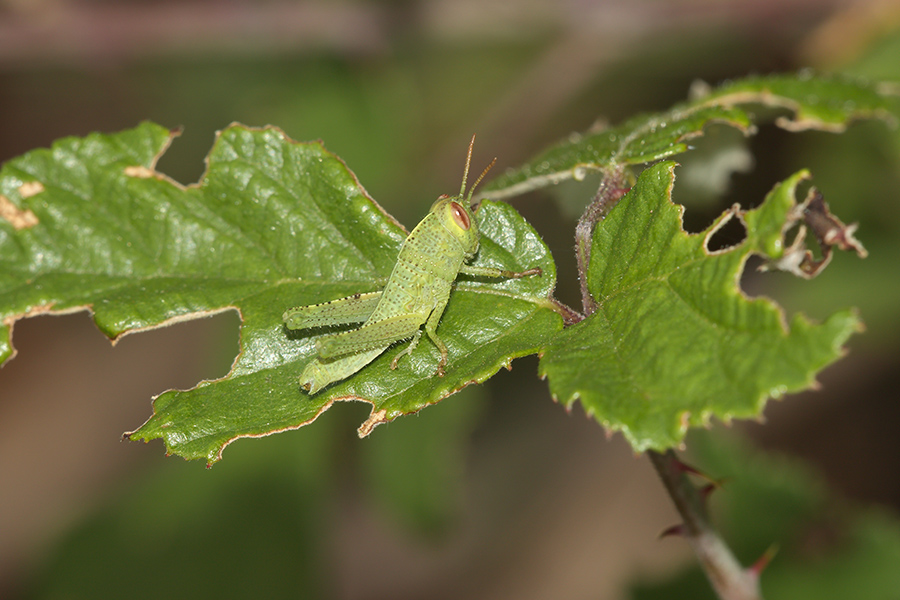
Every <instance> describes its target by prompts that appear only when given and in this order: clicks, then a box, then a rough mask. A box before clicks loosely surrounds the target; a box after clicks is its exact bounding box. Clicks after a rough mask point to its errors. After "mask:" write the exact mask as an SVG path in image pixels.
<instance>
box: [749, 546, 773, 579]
mask: <svg viewBox="0 0 900 600" xmlns="http://www.w3.org/2000/svg"><path fill="white" fill-rule="evenodd" d="M776 554H778V544H772V545H771V546H769V547H768V548H767V549H766V551H765V552H763V554H762V556H760V557H759V558H758V559H756V562H755V563H753V564H752V565H751V566H750V567H748V568H747V572H748V573H750V574H752V575H754V576H755V577H757V578H758V577H759V576H760V574H762V572H763V570H765V568H766V567H767V566H769V563H770V562H772V559H773V558H775V555H776Z"/></svg>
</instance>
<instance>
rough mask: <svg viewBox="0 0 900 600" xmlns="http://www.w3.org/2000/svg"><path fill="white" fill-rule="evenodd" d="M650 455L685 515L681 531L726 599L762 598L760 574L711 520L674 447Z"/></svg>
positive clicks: (724, 599)
mask: <svg viewBox="0 0 900 600" xmlns="http://www.w3.org/2000/svg"><path fill="white" fill-rule="evenodd" d="M647 455H648V456H649V457H650V462H652V463H653V466H654V467H655V468H656V472H657V473H658V474H659V477H660V479H662V481H663V484H664V485H665V487H666V490H667V491H668V492H669V496H671V498H672V501H673V502H674V504H675V508H676V509H677V510H678V513H679V514H680V515H681V518H682V520H683V526H682V528H681V533H683V535H684V537H685V538H686V539H687V541H688V542H689V543H690V544H691V547H692V548H693V549H694V554H696V555H697V559H698V560H699V562H700V566H701V567H702V568H703V571H704V572H705V573H706V576H707V578H709V581H710V583H711V584H712V586H713V589H715V591H716V594H717V595H718V596H719V598H721V599H722V600H762V595H761V594H760V590H759V576H758V573H756V572H754V571H753V570H752V569H745V568H744V567H742V566H741V564H740V563H739V562H738V561H737V559H736V558H735V557H734V555H733V554H732V553H731V550H730V549H729V548H728V546H727V545H726V544H725V542H724V540H722V538H721V537H720V536H719V534H718V533H717V532H716V530H715V529H714V528H713V526H712V525H711V524H710V522H709V517H708V515H707V512H706V503H705V500H704V498H703V496H702V495H701V493H700V491H699V490H698V489H697V488H696V487H695V486H694V484H693V483H691V481H690V480H689V479H688V477H687V474H686V472H685V470H684V468H683V467H682V463H681V462H680V461H679V460H678V458H676V456H675V453H674V452H673V451H672V450H668V451H666V452H664V453H659V452H654V451H652V450H651V451H649V452H647Z"/></svg>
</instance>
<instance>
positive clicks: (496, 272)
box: [284, 135, 542, 394]
mask: <svg viewBox="0 0 900 600" xmlns="http://www.w3.org/2000/svg"><path fill="white" fill-rule="evenodd" d="M474 144H475V136H474V135H473V136H472V141H471V142H469V153H468V155H467V156H466V168H465V170H464V171H463V179H462V187H460V189H459V195H458V196H447V195H442V196H440V197H439V198H438V199H437V201H436V202H435V203H434V204H433V205H432V206H431V210H430V211H429V212H428V215H426V217H425V218H424V219H422V221H421V222H420V223H419V224H418V225H417V226H416V228H415V229H413V231H412V233H410V234H409V237H407V238H406V240H405V241H404V242H403V245H401V246H400V253H399V255H398V256H397V262H396V264H395V265H394V270H393V271H392V272H391V276H390V278H389V279H388V282H387V285H386V286H385V287H384V289H383V290H382V291H380V292H371V293H367V294H353V295H352V296H347V297H346V298H339V299H337V300H332V301H331V302H323V303H321V304H311V305H309V306H298V307H297V308H291V309H289V310H287V311H286V312H285V313H284V322H285V324H286V325H287V327H288V329H311V328H316V327H329V326H334V325H349V324H354V323H362V325H361V326H360V327H359V328H357V329H352V330H350V331H345V332H342V333H335V334H331V335H325V336H322V337H321V338H319V339H318V340H316V351H317V352H318V355H317V356H316V358H314V359H313V360H312V362H310V363H309V364H307V365H306V368H305V369H304V370H303V373H301V374H300V387H301V388H303V389H306V390H307V391H308V392H309V393H310V394H315V393H316V392H318V391H319V390H321V389H322V388H324V387H325V386H327V385H330V384H332V383H334V382H336V381H341V380H342V379H346V378H347V377H350V376H351V375H353V374H354V373H356V372H357V371H359V370H360V369H362V368H363V367H364V366H366V365H367V364H369V363H370V362H372V361H373V360H375V358H376V357H377V356H378V355H379V354H381V353H382V352H384V351H385V350H386V349H387V348H388V347H389V346H390V345H391V344H393V343H394V342H398V341H400V340H404V339H407V338H410V337H412V341H411V342H410V344H409V346H407V348H406V349H405V350H403V351H402V352H400V353H399V354H397V356H395V357H394V359H393V361H392V362H391V369H396V368H397V363H398V361H399V360H400V358H401V357H402V356H405V355H407V354H410V353H412V351H413V349H414V348H415V347H416V344H418V343H419V338H420V337H421V336H422V329H421V327H422V324H423V323H424V324H425V333H427V334H428V337H429V338H430V339H431V341H432V342H434V345H435V346H437V349H438V350H440V352H441V360H440V362H439V363H438V367H437V371H436V372H435V374H436V375H439V376H441V377H443V375H444V367H445V366H446V365H447V346H445V345H444V342H442V341H441V338H439V337H438V335H437V331H436V330H437V326H438V322H439V321H440V320H441V315H442V314H443V313H444V308H445V307H446V306H447V300H448V299H449V298H450V291H451V289H452V287H453V282H454V280H455V279H456V276H457V274H459V273H464V274H466V275H475V276H480V277H497V278H500V277H506V278H518V277H526V276H528V275H541V274H542V272H541V269H540V268H537V267H535V268H532V269H528V270H527V271H522V272H520V273H518V272H514V271H503V270H500V269H494V268H490V267H474V266H471V265H467V264H466V263H467V262H468V261H470V260H471V259H472V258H473V257H474V256H475V253H476V252H477V251H478V238H479V233H478V227H477V225H476V224H475V215H474V212H473V209H472V207H471V201H472V193H473V192H474V190H475V187H476V186H477V185H478V184H479V183H480V182H481V180H482V178H483V177H484V176H485V175H486V174H487V172H488V171H489V170H490V168H491V167H492V166H494V163H495V162H497V159H496V158H495V159H494V160H493V161H491V164H489V165H488V166H487V168H486V169H485V170H484V171H483V172H482V173H481V175H480V176H479V177H478V179H477V180H476V181H475V184H474V185H473V186H472V188H471V189H470V190H469V193H468V195H466V178H467V177H468V175H469V163H470V161H471V160H472V146H473V145H474ZM463 198H465V199H463Z"/></svg>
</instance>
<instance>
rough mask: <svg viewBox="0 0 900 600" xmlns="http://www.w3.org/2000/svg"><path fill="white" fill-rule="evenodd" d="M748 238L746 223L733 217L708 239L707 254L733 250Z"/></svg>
mask: <svg viewBox="0 0 900 600" xmlns="http://www.w3.org/2000/svg"><path fill="white" fill-rule="evenodd" d="M746 237H747V228H746V227H744V223H743V222H742V221H741V220H740V219H739V218H737V217H736V216H732V217H731V218H730V219H728V220H727V221H726V222H724V223H722V224H721V225H720V226H719V228H718V229H716V230H715V231H714V232H713V233H712V235H710V236H709V237H708V238H706V250H707V252H718V251H720V250H724V249H726V248H731V247H732V246H737V245H738V244H740V243H741V242H743V241H744V238H746Z"/></svg>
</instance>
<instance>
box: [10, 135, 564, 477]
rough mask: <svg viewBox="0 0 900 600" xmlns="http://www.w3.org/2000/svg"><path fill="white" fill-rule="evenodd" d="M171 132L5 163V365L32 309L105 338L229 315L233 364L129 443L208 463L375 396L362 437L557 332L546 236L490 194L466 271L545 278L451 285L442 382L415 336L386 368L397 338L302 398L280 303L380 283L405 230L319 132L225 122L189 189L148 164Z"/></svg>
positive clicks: (299, 355)
mask: <svg viewBox="0 0 900 600" xmlns="http://www.w3.org/2000/svg"><path fill="white" fill-rule="evenodd" d="M171 137H172V134H171V133H170V132H169V131H167V130H165V129H163V128H161V127H159V126H156V125H153V124H149V123H147V124H143V125H141V126H140V127H138V128H136V129H134V130H131V131H126V132H123V133H119V134H115V135H91V136H88V137H87V138H84V139H78V138H69V139H65V140H60V141H59V142H57V143H56V144H55V145H54V146H53V148H52V149H50V150H37V151H34V152H31V153H29V154H27V155H25V156H23V157H20V158H18V159H15V160H13V161H11V162H10V163H8V164H7V165H6V166H5V167H4V168H3V170H2V172H0V194H2V195H3V197H4V200H3V201H2V202H3V204H2V206H4V207H6V208H4V212H3V213H0V214H3V215H4V216H6V215H12V217H16V215H28V214H31V215H32V216H31V217H29V218H28V219H30V220H26V221H27V222H26V221H23V218H24V217H22V218H19V219H18V221H16V219H14V218H10V217H7V218H6V219H5V220H2V221H0V256H2V261H3V267H2V269H0V307H2V315H3V323H4V332H3V335H0V340H2V341H0V344H3V345H2V346H0V356H2V357H3V358H4V359H5V358H8V357H9V356H10V355H11V354H12V346H11V342H10V341H9V336H10V330H11V325H12V323H13V322H14V321H15V320H16V319H18V318H21V317H23V316H27V315H31V314H37V313H42V312H69V311H73V310H81V309H88V308H89V309H90V310H92V311H93V314H94V318H95V320H96V322H97V324H98V326H99V327H100V329H101V330H102V331H103V332H104V333H106V334H107V335H108V336H110V337H112V338H116V337H117V336H121V335H123V334H125V333H128V332H131V331H135V330H139V329H146V328H151V327H157V326H160V325H164V324H167V323H172V322H175V321H178V320H183V319H186V318H195V317H198V316H203V315H207V314H210V313H214V312H217V311H222V310H229V309H234V310H238V311H239V313H240V316H241V319H242V326H241V346H240V354H239V355H238V357H237V360H236V361H235V363H234V365H233V368H232V370H231V372H230V373H229V374H228V375H227V376H226V377H224V378H223V379H221V380H217V381H208V382H202V383H201V384H200V385H198V386H197V387H196V388H194V389H192V390H189V391H184V392H182V391H170V392H166V393H164V394H162V395H161V396H159V397H158V398H157V399H156V401H155V404H154V414H153V416H152V417H151V418H150V420H149V421H148V422H147V423H145V424H144V425H143V426H142V427H141V428H140V429H138V430H137V431H136V432H134V433H132V434H131V437H132V438H133V439H142V440H149V439H153V438H157V437H162V438H164V439H165V442H166V445H167V448H168V450H169V452H171V453H175V454H179V455H181V456H184V457H185V458H201V457H202V458H205V459H207V460H208V461H210V462H214V461H216V460H218V459H219V458H220V457H221V451H222V449H223V448H224V446H225V445H226V444H228V443H229V442H230V441H232V440H234V439H236V438H239V437H245V436H260V435H266V434H269V433H273V432H277V431H282V430H285V429H291V428H297V427H300V426H302V425H305V424H307V423H309V422H311V421H312V420H314V419H315V418H316V417H317V416H318V415H319V414H321V412H322V411H324V410H326V409H327V408H328V407H329V406H331V404H332V403H333V402H334V401H335V400H340V399H356V400H364V401H367V402H371V403H372V404H373V406H374V410H373V414H372V417H371V418H370V419H369V420H368V421H367V422H366V424H365V425H364V427H363V428H362V429H361V433H363V434H364V433H367V432H368V431H369V430H371V428H372V427H374V426H375V425H377V424H379V423H382V422H386V421H389V420H391V419H393V418H395V417H397V416H399V415H401V414H408V413H411V412H415V411H417V410H419V409H421V408H422V407H424V406H427V405H429V404H432V403H434V402H437V401H439V400H441V399H442V398H444V397H446V396H448V395H450V394H452V393H453V392H454V391H456V390H459V389H461V388H462V387H464V386H466V385H468V384H469V383H472V382H476V381H478V382H480V381H484V380H485V379H487V378H488V377H490V376H491V375H492V374H493V373H495V372H496V371H497V370H498V369H499V368H500V367H501V366H508V365H509V363H510V361H511V359H512V358H514V357H517V356H523V355H527V354H531V353H534V352H536V351H537V350H538V348H539V347H540V346H541V345H542V344H543V343H544V342H545V340H546V338H547V336H548V335H549V334H551V333H553V332H555V331H557V330H559V329H560V328H561V327H562V318H561V317H560V316H559V314H558V313H557V312H556V305H555V304H554V302H553V301H552V300H550V294H551V292H552V290H553V287H554V285H555V279H556V271H555V268H554V264H553V260H552V257H551V256H550V253H549V251H548V250H547V248H546V246H544V244H543V243H542V242H541V240H540V238H539V237H538V236H537V234H536V233H535V232H534V230H533V229H532V228H531V227H530V226H529V225H528V224H527V223H526V222H525V221H524V220H523V219H522V218H521V217H520V216H519V215H518V213H516V211H515V210H514V209H513V208H512V207H510V206H508V205H505V204H500V203H492V202H486V203H484V204H483V205H482V208H481V209H480V210H479V212H478V214H477V219H478V222H479V227H480V228H481V231H482V244H481V250H480V252H479V254H478V256H477V259H476V261H475V262H474V263H473V264H478V265H492V266H498V267H501V268H504V269H510V270H523V269H526V268H531V267H535V266H539V267H541V268H542V269H543V276H542V277H530V278H524V279H521V280H514V281H512V280H511V281H501V282H493V281H491V282H482V281H461V282H460V283H459V285H458V288H457V290H456V291H454V292H453V294H452V295H451V300H450V303H449V305H448V307H447V310H446V312H445V314H444V318H443V320H442V322H441V325H440V328H439V330H438V331H439V333H440V334H441V337H442V339H443V340H444V341H445V343H446V344H447V346H448V347H449V349H450V362H449V364H448V367H447V369H446V371H447V375H446V376H445V377H443V378H437V377H432V375H433V373H434V370H435V368H436V365H437V361H438V356H439V355H438V353H437V349H436V348H434V347H433V345H431V344H430V343H428V342H423V343H421V344H419V347H418V348H417V349H416V351H415V352H414V353H413V354H412V356H411V357H408V358H407V359H404V360H403V361H402V362H401V364H400V367H399V368H398V369H396V370H395V371H391V370H390V369H389V364H390V360H391V357H392V356H393V355H394V354H396V353H397V352H399V351H400V350H401V349H402V347H401V346H398V347H396V348H392V349H390V350H388V351H387V352H386V353H385V354H384V355H383V356H382V357H380V358H379V359H378V360H376V361H375V362H374V363H373V364H372V365H370V366H369V367H368V368H366V369H363V371H361V372H360V373H358V374H357V375H356V376H354V377H352V378H350V379H348V380H346V381H344V382H341V383H339V384H336V385H333V386H331V387H329V388H328V389H326V390H324V391H323V392H321V393H319V394H317V395H315V396H313V397H309V396H308V395H306V394H305V393H303V392H301V391H300V389H299V385H298V379H297V378H298V376H299V373H300V371H301V370H302V367H303V366H304V364H305V363H306V362H307V361H308V360H310V359H311V357H312V355H313V353H314V339H313V337H312V336H309V335H306V336H304V335H297V334H296V333H294V332H288V331H287V330H286V329H285V328H284V326H283V323H282V314H283V312H284V310H285V309H286V308H289V307H291V306H297V305H302V304H310V303H314V302H321V301H325V300H330V299H333V298H337V297H341V296H345V295H349V294H352V293H355V292H365V291H372V290H375V289H378V288H379V287H381V286H382V285H383V284H384V282H385V281H386V278H387V276H388V275H389V274H390V271H391V269H392V267H393V264H394V260H395V258H396V255H397V251H398V249H399V246H400V244H401V243H402V241H403V239H404V238H405V236H406V231H405V230H404V229H403V228H402V227H401V226H400V225H399V224H398V223H397V222H396V221H394V220H393V219H392V218H391V217H390V216H389V215H387V214H386V213H385V212H384V211H383V210H382V209H381V208H380V207H379V206H378V205H377V204H376V203H375V202H374V201H373V200H372V199H371V198H369V197H368V195H367V194H366V193H365V190H363V189H362V187H361V186H360V184H359V182H358V181H357V180H356V178H355V177H354V175H353V173H351V172H350V170H349V169H348V168H347V166H346V165H344V163H343V162H342V161H341V160H340V159H339V158H337V157H336V156H334V155H333V154H331V153H329V152H328V151H326V150H325V149H324V147H323V146H322V144H321V143H319V142H312V143H296V142H293V141H292V140H290V139H288V138H287V137H286V136H285V135H284V134H283V133H282V132H281V131H279V130H278V129H275V128H266V129H261V130H254V129H248V128H246V127H243V126H239V125H235V126H232V127H229V128H228V129H226V130H224V131H223V132H221V133H220V135H219V136H218V138H217V140H216V142H215V145H214V147H213V149H212V152H211V154H210V156H209V157H208V161H207V162H208V168H207V172H206V174H205V175H204V177H203V178H202V180H201V181H200V183H199V184H198V185H195V186H188V187H183V186H181V185H179V184H177V183H176V182H174V181H171V180H170V179H168V178H166V177H165V176H163V175H161V174H160V173H158V172H156V171H155V170H154V165H155V163H156V160H157V158H158V157H159V155H160V154H161V153H162V152H163V151H164V149H165V147H166V146H167V145H168V144H169V142H170V140H171ZM461 167H462V157H460V168H461ZM17 226H18V228H17Z"/></svg>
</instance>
